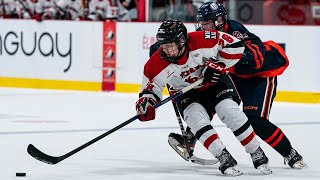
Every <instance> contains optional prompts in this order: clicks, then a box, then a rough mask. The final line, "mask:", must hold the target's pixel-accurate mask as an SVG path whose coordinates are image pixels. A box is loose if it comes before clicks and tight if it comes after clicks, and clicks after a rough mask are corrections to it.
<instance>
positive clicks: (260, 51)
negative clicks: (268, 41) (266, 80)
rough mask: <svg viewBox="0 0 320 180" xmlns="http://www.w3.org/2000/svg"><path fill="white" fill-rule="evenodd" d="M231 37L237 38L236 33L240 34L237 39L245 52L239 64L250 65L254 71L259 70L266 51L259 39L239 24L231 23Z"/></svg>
mask: <svg viewBox="0 0 320 180" xmlns="http://www.w3.org/2000/svg"><path fill="white" fill-rule="evenodd" d="M233 24H234V27H233V29H234V31H233V35H234V36H236V37H237V33H238V32H240V33H239V34H242V35H241V36H240V37H238V38H239V39H241V40H242V41H243V42H244V46H245V50H244V52H243V55H242V58H241V60H240V62H239V63H241V64H247V65H250V66H252V67H254V68H256V69H259V68H261V66H262V64H263V62H264V56H265V53H266V49H265V47H264V45H263V42H262V41H261V39H260V38H259V37H258V36H257V35H255V34H253V33H251V32H250V31H249V30H248V29H247V28H245V27H244V26H243V25H242V24H241V23H238V22H233Z"/></svg>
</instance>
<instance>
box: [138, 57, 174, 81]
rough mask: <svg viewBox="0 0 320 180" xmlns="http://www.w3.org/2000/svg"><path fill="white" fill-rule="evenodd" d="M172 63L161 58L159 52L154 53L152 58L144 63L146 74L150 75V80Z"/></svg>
mask: <svg viewBox="0 0 320 180" xmlns="http://www.w3.org/2000/svg"><path fill="white" fill-rule="evenodd" d="M169 65H170V63H169V62H167V61H165V60H163V59H161V57H160V56H159V53H158V52H156V53H154V54H153V55H152V56H151V58H150V59H149V60H148V61H147V63H146V64H145V65H144V72H143V73H144V75H145V76H146V77H148V79H149V80H150V81H152V80H153V79H154V77H156V76H157V75H158V74H159V73H160V72H161V71H162V70H163V69H165V68H166V67H167V66H169Z"/></svg>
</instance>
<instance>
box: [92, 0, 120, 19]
mask: <svg viewBox="0 0 320 180" xmlns="http://www.w3.org/2000/svg"><path fill="white" fill-rule="evenodd" d="M117 17H118V7H117V6H116V5H112V4H111V3H110V0H91V1H90V2H89V15H88V17H87V18H88V19H89V20H92V21H105V20H107V19H116V18H117Z"/></svg>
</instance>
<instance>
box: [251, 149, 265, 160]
mask: <svg viewBox="0 0 320 180" xmlns="http://www.w3.org/2000/svg"><path fill="white" fill-rule="evenodd" d="M263 157H264V156H263V152H262V151H261V150H260V148H259V149H257V150H256V152H254V153H252V154H251V158H252V161H253V162H256V161H258V160H260V159H262V158H263Z"/></svg>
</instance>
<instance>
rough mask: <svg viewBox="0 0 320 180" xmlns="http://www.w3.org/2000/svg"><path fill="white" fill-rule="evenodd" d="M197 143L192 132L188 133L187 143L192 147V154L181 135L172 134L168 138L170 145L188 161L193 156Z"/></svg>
mask: <svg viewBox="0 0 320 180" xmlns="http://www.w3.org/2000/svg"><path fill="white" fill-rule="evenodd" d="M196 142H197V139H196V137H195V136H194V135H193V134H192V133H191V132H187V143H188V144H189V147H190V152H188V150H187V146H186V143H185V141H184V138H183V137H182V136H181V135H180V134H176V133H170V134H169V137H168V143H169V145H170V146H171V147H172V148H173V149H174V150H175V151H176V152H177V153H178V154H179V155H180V156H181V157H182V158H183V159H185V160H186V161H188V160H189V159H190V157H191V156H192V155H193V150H194V147H195V144H196Z"/></svg>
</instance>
